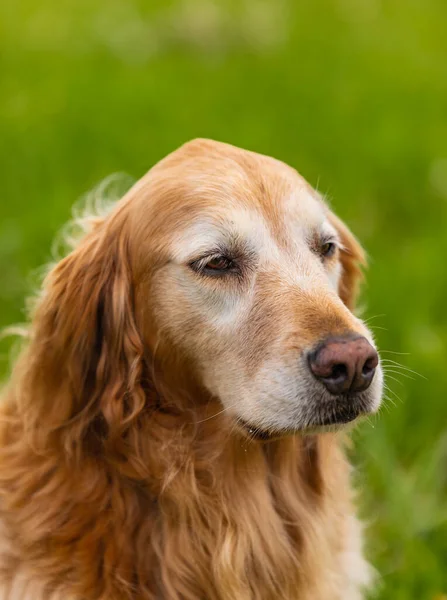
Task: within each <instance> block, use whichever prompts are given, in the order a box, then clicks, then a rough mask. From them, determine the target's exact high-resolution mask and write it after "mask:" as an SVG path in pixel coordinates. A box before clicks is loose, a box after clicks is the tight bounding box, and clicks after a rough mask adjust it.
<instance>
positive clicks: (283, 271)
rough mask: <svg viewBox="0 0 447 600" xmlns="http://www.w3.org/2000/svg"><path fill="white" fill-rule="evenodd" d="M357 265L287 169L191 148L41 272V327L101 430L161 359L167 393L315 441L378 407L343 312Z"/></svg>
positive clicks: (367, 347) (218, 146)
mask: <svg viewBox="0 0 447 600" xmlns="http://www.w3.org/2000/svg"><path fill="white" fill-rule="evenodd" d="M363 262H364V254H363V251H362V249H361V247H360V245H359V243H358V242H357V241H356V240H355V238H354V237H353V235H352V234H351V233H350V231H349V230H348V229H347V227H346V226H345V225H344V224H343V223H342V222H341V221H340V220H339V219H338V218H337V217H336V216H335V215H334V214H333V213H332V212H331V211H330V209H329V208H328V206H327V205H326V204H325V203H324V201H323V200H322V198H321V197H320V196H319V195H318V194H317V193H316V192H315V191H314V190H313V189H312V188H311V187H310V186H309V185H308V184H307V183H306V182H305V181H304V179H303V178H302V177H300V175H299V174H298V173H297V172H296V171H295V170H294V169H292V168H290V167H288V166H287V165H285V164H284V163H282V162H279V161H277V160H274V159H272V158H268V157H265V156H261V155H258V154H255V153H252V152H248V151H245V150H240V149H237V148H234V147H232V146H230V145H227V144H222V143H217V142H212V141H208V140H196V141H193V142H190V143H188V144H186V145H184V146H182V147H181V148H180V149H178V150H177V151H175V152H174V153H172V154H171V155H169V156H168V157H167V158H165V159H164V160H162V161H161V162H160V163H159V164H158V165H156V166H155V167H154V168H153V169H152V170H151V171H149V173H148V174H147V175H146V176H145V177H144V178H143V179H142V180H140V182H138V183H137V184H136V185H135V186H134V188H133V189H132V190H131V191H130V192H129V193H128V195H127V196H126V197H125V198H124V199H123V201H122V202H120V203H119V204H118V206H117V207H116V208H115V209H114V211H113V212H112V214H111V215H109V216H108V217H107V218H106V219H105V220H104V221H103V222H101V223H99V224H98V225H97V226H96V228H95V230H94V231H93V232H92V233H91V234H90V235H89V236H87V238H85V240H84V241H83V242H81V244H80V245H79V246H78V248H77V249H75V250H74V252H73V253H72V254H71V255H70V256H69V257H67V258H66V259H65V260H64V261H63V262H62V263H60V264H59V265H58V266H57V267H56V270H55V272H54V273H53V274H52V275H51V277H50V284H49V287H50V294H52V303H51V307H50V309H48V307H47V309H46V314H45V318H46V326H47V329H49V328H50V327H51V328H52V330H53V334H52V340H53V342H52V343H53V344H56V346H58V347H59V351H58V365H59V371H60V373H63V372H64V371H65V373H66V372H67V368H68V367H67V365H71V366H69V369H71V371H70V374H71V377H72V379H74V380H76V378H78V379H79V381H81V380H82V384H81V383H79V385H78V388H79V389H77V390H76V389H74V390H73V393H74V394H75V396H76V395H78V396H79V404H80V405H82V404H83V403H84V404H85V402H86V401H87V400H88V402H90V403H92V402H93V400H92V398H91V397H92V394H93V395H96V400H97V401H98V402H99V401H100V402H102V403H103V404H104V406H103V413H104V414H105V419H106V421H107V422H111V421H113V420H114V419H115V420H116V421H117V420H120V419H121V420H126V419H128V420H129V419H131V418H132V415H134V414H136V413H137V412H138V411H139V410H140V409H141V407H142V406H143V405H144V402H145V400H144V394H145V389H144V382H143V383H142V380H143V378H144V377H143V375H142V374H143V372H144V369H145V367H144V364H145V363H148V362H151V361H157V360H158V359H160V365H161V369H162V370H163V369H164V370H165V372H168V371H169V370H170V373H171V375H170V376H171V379H172V378H173V381H171V382H170V386H171V387H172V385H173V386H176V385H178V386H179V387H185V386H186V387H188V386H194V387H195V389H202V390H206V393H207V394H208V395H209V397H212V398H214V399H218V401H220V403H221V405H222V410H225V412H226V413H227V414H228V415H231V417H232V418H234V421H235V422H237V423H239V424H240V425H241V426H242V427H245V428H248V429H249V430H253V431H256V432H258V433H259V434H260V435H261V436H262V435H263V434H272V433H273V434H281V433H283V432H290V431H311V430H318V429H319V428H322V427H325V426H328V425H337V424H343V423H346V422H348V421H353V420H354V419H356V418H357V417H358V416H361V415H364V414H367V413H371V412H374V411H376V410H377V408H378V406H379V403H380V399H381V392H382V372H381V368H380V364H379V361H378V356H377V352H376V350H375V348H374V343H373V340H372V336H371V333H370V332H369V331H368V329H367V328H366V326H365V325H364V324H363V323H362V321H361V320H359V319H358V318H356V317H355V316H354V314H353V313H352V312H351V310H352V309H353V307H354V303H355V296H356V288H357V284H358V280H359V277H360V269H359V264H361V263H363ZM42 310H43V309H41V311H42ZM41 315H42V312H41ZM55 328H56V330H57V331H58V333H55ZM59 334H61V335H59ZM58 339H60V340H61V342H60V343H58V342H57V340H58ZM53 353H54V348H53ZM69 354H70V356H69ZM179 357H182V358H181V359H179ZM52 360H53V361H54V356H53V359H52ZM73 361H77V363H76V365H75V366H73ZM174 363H175V364H177V367H174V366H173V365H174ZM175 368H177V369H178V370H177V372H175ZM74 371H76V377H74ZM60 377H62V375H60ZM71 386H72V387H76V384H75V383H72V384H71ZM88 396H90V400H89V399H88ZM106 396H107V400H105V399H104V398H105V397H106ZM82 398H83V399H82ZM86 398H87V400H86ZM98 399H101V400H98ZM78 409H79V410H80V409H81V406H78ZM84 409H85V407H82V410H84ZM70 412H73V410H71V411H68V413H70ZM67 416H70V415H69V414H67Z"/></svg>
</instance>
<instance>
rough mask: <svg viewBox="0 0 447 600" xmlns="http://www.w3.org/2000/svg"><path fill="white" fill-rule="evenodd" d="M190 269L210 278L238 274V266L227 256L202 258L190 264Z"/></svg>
mask: <svg viewBox="0 0 447 600" xmlns="http://www.w3.org/2000/svg"><path fill="white" fill-rule="evenodd" d="M190 267H191V268H192V269H193V271H196V273H199V274H200V275H209V276H210V277H219V276H224V275H227V274H230V273H236V274H239V272H240V271H239V267H238V265H237V264H236V263H235V262H234V260H232V259H231V258H228V257H227V256H225V255H223V254H219V255H216V256H211V257H204V258H202V259H200V260H196V261H194V262H192V263H190Z"/></svg>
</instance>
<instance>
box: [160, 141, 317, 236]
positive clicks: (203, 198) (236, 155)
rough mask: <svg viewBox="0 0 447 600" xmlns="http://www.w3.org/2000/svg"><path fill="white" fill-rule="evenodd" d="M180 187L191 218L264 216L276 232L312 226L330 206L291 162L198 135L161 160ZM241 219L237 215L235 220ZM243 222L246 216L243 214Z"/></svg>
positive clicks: (163, 166)
mask: <svg viewBox="0 0 447 600" xmlns="http://www.w3.org/2000/svg"><path fill="white" fill-rule="evenodd" d="M157 167H158V168H160V167H161V168H163V169H166V168H167V169H168V171H169V172H170V173H171V174H175V175H174V177H173V178H172V179H173V181H174V182H175V183H174V185H178V186H179V189H181V193H180V194H179V197H178V200H179V203H180V204H181V205H182V206H183V207H184V206H185V205H186V206H187V208H188V209H190V211H191V213H190V214H191V217H193V216H194V215H198V216H199V217H202V218H203V217H204V216H205V217H206V216H207V213H208V218H212V216H213V214H214V215H215V216H216V218H217V219H220V220H221V219H222V218H224V217H225V215H227V217H228V218H230V217H231V215H232V214H233V216H234V217H235V219H236V214H237V213H239V214H240V213H242V212H243V213H244V214H245V215H248V214H249V213H252V214H253V218H255V215H257V216H258V217H259V216H262V217H263V218H264V220H265V221H266V223H267V224H268V226H269V227H270V228H271V229H273V230H274V233H275V235H279V236H281V237H283V236H284V235H285V234H286V230H288V229H290V226H294V227H295V228H299V229H307V228H312V227H314V226H317V225H318V224H319V223H321V222H322V221H323V220H324V218H325V213H326V209H325V205H324V203H323V201H322V200H321V198H320V197H319V195H318V194H317V193H316V192H315V190H313V188H312V187H311V186H310V185H309V184H308V183H307V181H306V180H305V179H304V178H303V177H302V176H301V175H300V174H299V173H298V172H297V171H296V170H295V169H293V168H292V167H290V166H289V165H287V164H285V163H283V162H281V161H279V160H276V159H274V158H272V157H269V156H264V155H261V154H257V153H255V152H251V151H248V150H243V149H241V148H237V147H235V146H231V145H229V144H224V143H221V142H214V141H212V140H193V141H192V142H189V143H187V144H185V145H184V146H182V147H181V148H179V149H178V150H176V151H175V152H173V153H172V154H171V155H169V156H168V157H167V158H166V159H164V160H163V161H161V163H159V166H157ZM236 220H237V219H236ZM242 221H244V219H242Z"/></svg>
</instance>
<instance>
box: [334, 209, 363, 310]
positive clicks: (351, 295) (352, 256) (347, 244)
mask: <svg viewBox="0 0 447 600" xmlns="http://www.w3.org/2000/svg"><path fill="white" fill-rule="evenodd" d="M329 221H330V222H331V223H332V225H333V226H334V227H335V228H336V229H337V231H338V235H339V236H340V240H341V244H342V247H341V250H340V262H341V267H342V272H341V276H340V283H339V289H338V293H339V295H340V298H341V299H342V300H343V302H344V303H345V304H346V306H347V307H348V308H349V309H350V310H353V309H354V308H355V304H356V300H357V296H358V291H359V285H360V282H361V281H362V279H363V273H362V269H361V267H365V266H366V255H365V251H364V250H363V248H362V246H361V245H360V243H359V242H358V240H357V239H356V238H355V236H354V235H353V234H352V233H351V231H350V230H349V228H348V227H347V226H346V225H345V224H344V223H343V221H342V220H341V219H339V218H338V217H337V216H336V215H335V214H333V213H329Z"/></svg>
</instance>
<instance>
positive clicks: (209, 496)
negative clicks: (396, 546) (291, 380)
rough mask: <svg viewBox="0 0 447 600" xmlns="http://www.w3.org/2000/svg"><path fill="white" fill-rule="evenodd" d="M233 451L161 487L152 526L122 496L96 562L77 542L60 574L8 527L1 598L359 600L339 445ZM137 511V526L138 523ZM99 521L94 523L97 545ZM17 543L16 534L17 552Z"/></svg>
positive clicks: (51, 554) (363, 578) (353, 523)
mask: <svg viewBox="0 0 447 600" xmlns="http://www.w3.org/2000/svg"><path fill="white" fill-rule="evenodd" d="M228 452H229V455H227V456H220V457H214V458H213V457H211V459H212V460H215V464H214V467H215V468H214V469H213V474H212V476H210V473H209V472H207V469H209V467H210V462H209V459H210V457H208V459H206V457H204V456H202V457H196V458H197V461H196V464H187V465H183V469H180V470H179V471H178V472H176V473H174V472H173V473H172V474H171V480H170V481H167V480H166V481H164V482H163V484H162V485H161V488H160V489H159V498H158V500H157V503H156V508H155V509H154V507H152V509H150V510H148V514H147V515H146V519H147V520H151V521H152V522H151V523H150V526H148V524H147V523H145V522H144V515H143V513H142V512H141V511H142V507H141V506H137V503H136V504H132V501H131V497H130V496H129V495H128V491H127V492H123V491H121V492H120V493H119V494H118V496H121V498H120V499H118V497H117V499H116V502H117V504H116V507H115V509H114V508H113V507H110V508H111V510H112V514H111V518H110V520H109V521H108V522H107V524H106V522H103V527H104V529H103V536H102V537H103V539H102V540H99V541H98V543H97V544H96V546H95V547H94V548H93V552H92V554H91V555H90V557H89V558H87V556H88V554H87V555H85V553H84V555H83V554H82V552H81V551H80V549H82V544H78V543H77V542H76V540H75V539H73V540H72V541H71V544H72V547H71V548H70V547H69V543H68V541H66V542H65V544H66V546H67V547H66V548H65V549H64V550H63V552H61V553H60V554H59V556H60V557H62V556H64V557H65V564H64V565H62V564H59V565H58V564H57V560H58V558H57V557H58V551H59V550H61V549H60V548H59V549H58V548H57V545H56V546H54V548H55V549H53V550H52V551H51V550H49V551H48V553H47V554H46V553H45V552H43V553H42V552H40V554H39V552H37V554H36V553H35V554H34V556H33V555H32V554H30V555H29V556H28V557H27V556H26V551H25V550H24V549H20V547H14V543H13V542H12V544H11V542H8V541H7V540H8V538H9V537H10V536H9V535H8V533H10V532H7V530H6V528H5V532H4V533H3V540H4V542H3V544H2V546H3V547H2V548H1V550H2V556H3V561H4V563H3V564H4V565H6V564H7V563H8V561H11V558H12V557H14V560H13V561H12V562H10V564H11V565H12V564H14V565H15V566H14V572H10V573H9V577H8V582H6V581H5V583H3V584H2V585H3V587H2V588H1V587H0V600H50V599H51V600H106V599H107V600H121V599H124V598H129V599H132V600H140V599H141V600H146V598H147V599H151V600H152V599H153V600H159V598H163V599H168V598H169V599H171V598H172V600H192V599H198V598H200V599H201V600H202V599H203V600H235V599H237V600H278V598H281V599H284V600H327V599H328V598H331V599H334V600H359V599H360V598H362V597H363V596H362V589H363V588H364V586H365V585H366V584H368V581H369V572H370V571H369V566H368V565H367V563H366V562H365V561H364V559H363V557H362V553H361V536H360V527H359V524H358V522H357V520H356V519H355V517H354V516H353V514H352V508H351V503H350V493H349V483H348V479H349V473H348V470H349V469H348V465H347V463H346V461H345V459H344V457H343V454H342V452H341V451H340V450H339V447H338V444H337V442H336V440H335V439H331V438H330V437H327V438H320V439H316V438H315V439H313V440H310V438H309V440H307V441H306V442H303V441H302V440H300V441H297V440H292V439H291V440H288V441H282V442H278V443H271V444H270V445H269V446H268V447H267V446H266V447H264V448H263V449H262V451H261V452H260V451H259V448H258V447H257V446H255V445H252V446H248V447H246V448H244V447H242V448H241V447H238V448H235V447H233V448H229V449H228ZM234 453H236V454H238V456H235V455H234V456H231V454H234ZM232 459H233V460H232ZM236 459H237V460H236ZM31 501H32V500H31ZM48 501H51V500H50V499H48ZM123 501H124V502H127V504H128V506H127V507H125V506H124V505H123ZM36 508H37V507H36ZM132 508H133V510H134V511H136V513H137V514H138V513H139V514H140V521H141V522H140V523H136V522H133V523H131V518H132V515H131V514H130V513H129V511H132ZM71 510H72V511H73V514H72V515H71V516H70V515H67V519H68V520H70V519H71V520H72V523H74V522H75V521H76V518H77V515H76V511H77V510H80V508H79V507H78V509H77V508H76V507H72V509H71ZM153 511H155V512H153ZM15 517H17V515H15ZM133 517H135V515H133ZM4 518H6V519H7V520H8V515H5V517H4ZM36 518H37V519H38V517H36ZM101 518H102V517H101V515H100V514H98V515H97V522H96V525H95V524H93V523H92V525H91V527H95V526H96V527H98V530H97V531H98V535H99V532H100V531H101V530H100V529H99V527H100V526H99V525H98V523H99V522H101ZM126 520H127V522H128V532H127V535H125V536H124V538H123V531H124V532H125V531H126ZM89 533H91V532H89ZM20 535H21V534H20V531H18V530H17V531H16V533H15V536H16V539H17V540H18V541H19V542H20ZM87 535H88V534H87ZM13 538H14V536H13ZM51 539H52V532H51V531H46V534H45V535H44V534H43V533H42V545H43V546H45V545H46V546H47V547H48V548H51ZM60 539H61V540H62V539H63V536H62V538H60ZM67 540H68V538H67ZM60 543H62V542H60ZM19 546H20V544H19ZM101 553H102V556H99V555H100V554H101ZM83 556H84V563H83V564H81V563H82V561H83ZM111 557H112V558H111ZM67 559H68V560H69V561H70V562H72V567H71V568H70V567H69V568H68V569H67V566H68V565H67V564H66V561H67ZM60 560H61V559H60ZM86 560H89V561H90V564H87V563H86V562H85V561H86ZM5 561H6V562H5ZM107 561H109V563H110V564H109V568H107ZM76 565H78V567H79V565H80V567H81V569H80V570H79V568H78V567H77V566H76ZM113 565H115V571H114V570H113ZM50 567H51V568H50ZM58 567H59V568H58ZM101 568H102V571H101ZM89 569H90V570H91V572H90V574H89V573H88V571H89ZM98 569H99V570H98ZM95 570H96V572H97V573H98V575H97V577H99V578H100V577H102V578H103V579H104V581H99V583H98V582H97V583H98V585H96V584H95V587H96V589H93V588H92V589H89V588H88V584H87V586H86V585H84V587H82V582H80V581H79V578H80V577H82V576H84V577H87V575H89V576H90V577H91V578H93V579H94V577H95V575H94V574H93V573H94V572H95ZM63 573H65V580H64V575H63ZM126 576H127V581H126V580H125V579H126ZM70 580H72V581H73V583H72V584H71V583H70ZM132 589H133V590H134V591H133V592H132ZM89 594H90V595H89Z"/></svg>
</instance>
